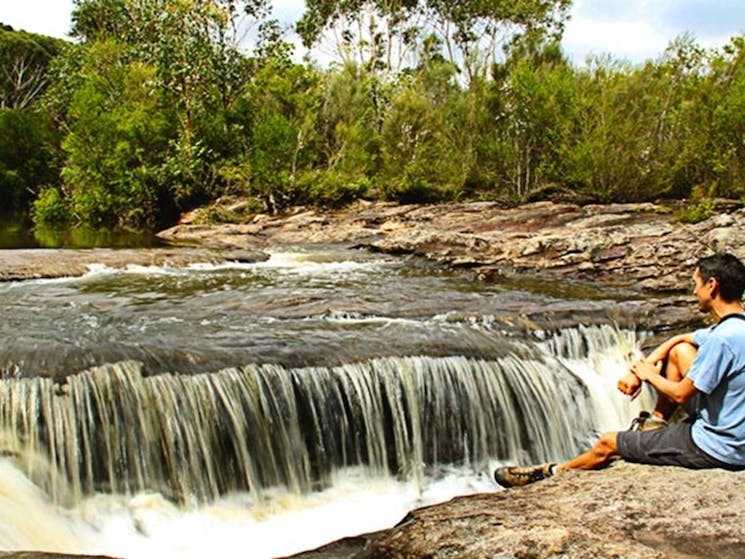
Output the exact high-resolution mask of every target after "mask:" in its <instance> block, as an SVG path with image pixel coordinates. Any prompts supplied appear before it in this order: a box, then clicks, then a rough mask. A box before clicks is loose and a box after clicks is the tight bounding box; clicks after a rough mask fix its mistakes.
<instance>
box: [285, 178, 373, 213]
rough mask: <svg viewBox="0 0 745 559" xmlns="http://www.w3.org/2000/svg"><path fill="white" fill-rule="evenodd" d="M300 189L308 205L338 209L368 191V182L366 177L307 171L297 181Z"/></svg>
mask: <svg viewBox="0 0 745 559" xmlns="http://www.w3.org/2000/svg"><path fill="white" fill-rule="evenodd" d="M297 185H298V188H299V189H301V190H302V191H303V192H304V194H305V197H306V198H307V201H308V203H310V204H313V205H316V206H322V207H329V208H339V207H342V206H344V205H346V204H349V203H351V202H354V201H355V200H358V199H359V198H362V197H364V196H365V195H366V194H367V193H368V192H369V191H370V180H369V179H368V178H367V177H354V176H349V175H347V174H345V173H340V172H337V171H333V170H327V171H309V172H307V173H304V174H303V175H302V176H301V177H300V178H299V179H298V183H297Z"/></svg>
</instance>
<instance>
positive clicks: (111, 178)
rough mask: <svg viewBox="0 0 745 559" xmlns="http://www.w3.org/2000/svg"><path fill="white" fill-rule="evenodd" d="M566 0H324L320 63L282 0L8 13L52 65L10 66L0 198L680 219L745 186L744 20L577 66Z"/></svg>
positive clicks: (80, 215) (161, 218)
mask: <svg viewBox="0 0 745 559" xmlns="http://www.w3.org/2000/svg"><path fill="white" fill-rule="evenodd" d="M568 4H569V2H568V0H545V1H540V2H536V1H533V0H519V1H513V2H504V1H503V0H490V1H464V2H446V1H444V0H427V1H426V2H417V1H414V0H385V1H378V0H343V1H342V0H312V1H309V2H308V3H307V10H306V12H305V14H304V16H303V18H302V20H301V22H300V24H299V26H298V31H299V32H300V33H301V35H302V36H303V37H304V39H305V40H306V41H308V42H309V43H314V42H317V41H318V40H319V39H320V38H321V37H322V36H323V35H324V33H326V32H328V31H329V30H330V29H332V28H334V29H336V30H338V31H340V37H341V42H340V44H338V45H337V47H339V56H340V60H341V63H334V64H331V65H329V66H328V67H327V68H319V67H317V66H315V65H313V64H312V63H311V62H309V61H307V60H306V61H305V62H304V63H302V64H299V63H295V62H293V60H292V58H291V52H292V47H291V45H290V44H289V43H287V42H286V41H285V40H284V30H283V29H282V27H281V26H280V25H279V23H278V22H277V21H275V20H273V19H271V3H270V2H269V1H268V0H75V13H74V19H73V32H74V34H75V35H76V36H77V37H78V39H79V42H78V43H76V44H70V45H67V44H65V43H64V42H54V41H51V42H47V41H46V39H44V38H39V37H38V36H31V35H29V34H22V33H20V34H19V33H15V32H12V31H9V30H7V29H6V28H2V29H1V30H0V62H2V63H3V65H4V68H6V69H7V68H10V67H12V65H13V64H14V63H15V62H13V61H14V60H16V61H17V60H21V61H22V62H23V63H24V64H26V63H28V64H27V67H28V68H31V67H32V66H33V67H34V68H38V69H43V72H41V73H38V72H37V73H36V74H34V75H35V76H36V77H37V80H36V81H35V82H30V85H28V86H24V87H26V89H23V88H20V89H19V88H18V87H16V90H15V93H12V94H11V93H8V92H9V91H10V90H11V88H10V87H9V85H8V84H9V83H11V82H10V81H8V79H5V82H2V80H0V87H2V88H4V89H2V91H0V94H1V95H3V96H4V97H3V98H2V99H4V101H2V103H4V104H5V105H13V108H12V109H11V108H5V109H2V110H0V203H2V204H3V205H4V206H8V207H12V208H24V207H26V208H27V207H28V206H29V205H30V203H31V201H33V200H34V199H36V202H35V203H34V207H33V211H34V215H35V218H36V221H37V222H38V223H40V224H41V223H54V222H57V221H66V220H70V221H75V222H79V223H84V224H87V225H92V226H94V227H99V226H109V227H111V226H116V227H128V228H133V227H145V228H150V227H154V226H157V225H160V224H165V223H167V222H169V221H170V220H172V219H173V218H174V217H175V216H177V215H178V213H179V212H182V211H185V210H190V209H192V208H194V207H195V206H199V205H204V204H208V205H210V204H213V203H215V201H216V200H220V199H224V198H223V197H224V196H226V195H228V196H237V197H241V198H243V199H249V200H251V204H252V207H254V208H256V209H261V210H269V211H280V210H282V209H284V208H287V207H288V206H291V205H293V204H316V205H318V206H324V207H338V206H340V205H344V204H347V203H350V202H353V201H354V200H356V199H358V198H360V197H367V198H375V197H377V198H382V199H387V200H396V201H400V202H438V201H442V200H456V199H464V198H478V199H500V200H506V201H510V202H524V201H531V200H539V199H544V198H561V199H570V200H572V201H575V202H612V201H615V202H626V201H642V200H658V199H664V198H671V199H681V198H685V199H692V200H695V201H696V202H694V203H693V204H692V205H691V206H689V207H688V208H687V209H685V210H684V211H683V212H682V214H681V219H683V220H697V219H700V218H702V217H705V216H706V215H708V213H709V212H710V211H711V207H710V206H709V205H707V204H708V202H706V200H709V199H712V198H713V197H730V198H741V197H743V196H745V38H744V37H735V38H733V39H732V41H731V43H730V44H729V45H727V46H726V47H725V48H723V49H720V50H712V51H706V50H704V49H703V48H701V47H700V46H698V45H697V44H696V43H695V42H694V40H693V39H692V38H691V37H690V36H686V35H684V36H681V37H680V38H678V39H676V40H675V41H673V42H672V43H671V45H670V46H669V48H668V49H667V50H666V51H665V52H664V53H663V54H662V56H661V57H660V58H659V59H658V60H656V61H653V62H648V63H646V64H644V65H642V66H631V65H629V64H625V63H621V62H618V61H615V60H612V59H610V58H608V57H601V58H596V59H594V60H591V61H590V62H589V64H588V65H587V66H586V67H581V68H575V67H572V66H571V65H570V64H569V63H568V62H567V60H566V59H565V57H564V55H563V53H562V50H561V45H560V42H559V40H558V37H559V35H560V33H561V30H562V27H563V22H564V18H565V16H566V9H567V6H568ZM247 30H251V31H252V34H250V36H251V37H256V38H257V41H256V45H255V48H254V50H253V52H252V53H250V54H248V53H247V52H246V49H245V47H246V44H245V43H242V42H241V39H242V34H243V33H246V32H247ZM499 45H501V46H502V47H504V49H499V48H498V46H499ZM500 52H504V57H502V56H501V55H499V53H500ZM18 53H21V55H20V57H19V56H18ZM6 74H7V72H6ZM6 78H7V75H6ZM21 91H23V92H25V93H26V94H29V95H24V96H21V95H19V92H21ZM42 91H43V92H44V93H43V95H42V96H39V95H40V94H41V92H42ZM10 99H12V101H9V100H10ZM23 99H27V101H23ZM21 107H23V108H21ZM60 146H61V148H60ZM46 187H51V188H46ZM37 196H38V198H37ZM209 207H210V208H211V209H209V210H208V211H206V212H205V215H206V218H207V219H209V220H210V221H213V222H214V221H233V220H235V219H240V218H241V215H239V214H234V213H233V212H232V211H231V210H225V208H224V205H223V204H222V203H215V204H214V205H210V206H209Z"/></svg>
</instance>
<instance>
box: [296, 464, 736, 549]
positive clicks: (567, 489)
mask: <svg viewBox="0 0 745 559" xmlns="http://www.w3.org/2000/svg"><path fill="white" fill-rule="evenodd" d="M353 542H356V543H357V547H356V549H350V545H351V544H352V543H353ZM340 543H344V544H345V546H344V547H340V548H338V550H336V551H335V548H334V545H333V544H331V545H329V546H325V547H324V548H321V549H320V550H316V551H313V552H308V553H301V554H298V555H295V556H293V558H294V559H320V558H321V557H324V558H326V559H331V558H336V559H341V558H345V559H384V558H385V559H394V558H401V559H403V558H406V559H418V558H421V559H424V558H427V559H445V558H453V559H455V558H469V559H477V558H482V557H483V558H495V557H498V558H502V559H518V558H521V559H523V558H531V559H544V558H545V559H549V558H551V559H558V558H561V557H565V558H572V559H576V558H595V557H603V558H608V557H617V558H624V559H652V558H656V559H663V558H670V559H691V558H700V557H710V558H713V557H716V558H717V559H735V558H740V557H743V556H745V474H743V473H733V472H726V471H722V470H707V471H693V470H686V469H683V468H676V467H658V466H642V465H635V464H628V463H625V462H619V463H617V464H616V465H615V466H612V467H610V468H607V469H605V470H600V471H593V472H579V471H572V472H567V473H564V474H562V475H560V476H556V477H554V478H552V479H549V480H546V481H543V482H540V483H536V484H534V485H531V486H527V487H524V488H516V489H509V490H505V491H500V490H495V492H494V493H489V494H479V495H473V496H466V497H458V498H455V499H453V500H451V501H449V502H447V503H443V504H439V505H433V506H429V507H425V508H421V509H417V510H414V511H412V512H410V513H409V514H408V515H407V516H406V518H404V519H403V520H402V521H401V522H400V523H399V524H398V525H397V526H395V527H393V528H391V529H390V530H386V531H383V532H380V533H377V534H373V535H369V536H363V537H359V538H357V539H347V540H343V541H342V542H340ZM321 553H323V554H321ZM335 553H336V554H335Z"/></svg>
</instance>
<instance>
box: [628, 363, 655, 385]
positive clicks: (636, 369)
mask: <svg viewBox="0 0 745 559" xmlns="http://www.w3.org/2000/svg"><path fill="white" fill-rule="evenodd" d="M631 372H632V373H634V374H635V375H636V376H637V377H638V378H639V380H642V381H649V379H651V378H652V377H656V376H659V375H660V374H662V361H658V362H657V363H650V362H649V361H645V360H643V359H642V360H640V361H637V362H636V363H634V364H633V365H631Z"/></svg>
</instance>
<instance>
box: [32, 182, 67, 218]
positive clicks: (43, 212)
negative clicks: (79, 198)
mask: <svg viewBox="0 0 745 559" xmlns="http://www.w3.org/2000/svg"><path fill="white" fill-rule="evenodd" d="M32 217H33V220H34V224H36V225H37V226H40V227H43V226H62V225H66V224H67V223H69V221H70V211H69V208H68V205H67V201H66V199H65V197H64V196H63V195H62V193H61V192H60V190H59V189H57V188H45V189H44V190H42V191H41V192H40V193H39V197H38V198H37V199H36V200H35V201H34V205H33V210H32Z"/></svg>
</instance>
